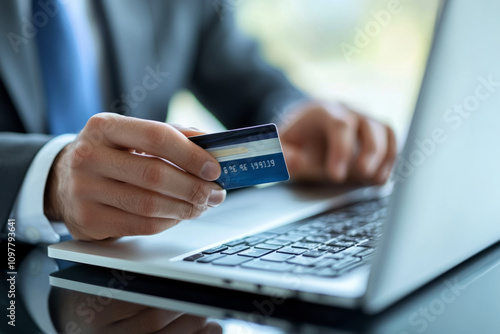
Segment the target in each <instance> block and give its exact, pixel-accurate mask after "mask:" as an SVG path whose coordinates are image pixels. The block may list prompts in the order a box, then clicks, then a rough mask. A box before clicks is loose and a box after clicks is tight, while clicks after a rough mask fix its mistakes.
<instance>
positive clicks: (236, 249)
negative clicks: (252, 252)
mask: <svg viewBox="0 0 500 334" xmlns="http://www.w3.org/2000/svg"><path fill="white" fill-rule="evenodd" d="M249 248H250V246H247V245H239V246H236V247H231V248H229V249H226V250H225V251H223V252H222V254H227V255H233V254H236V253H238V252H241V251H244V250H247V249H249Z"/></svg>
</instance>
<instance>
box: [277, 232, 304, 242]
mask: <svg viewBox="0 0 500 334" xmlns="http://www.w3.org/2000/svg"><path fill="white" fill-rule="evenodd" d="M303 238H304V237H303V236H301V235H296V234H293V235H291V234H284V235H283V234H282V235H280V236H279V237H277V238H276V239H274V240H284V241H290V242H297V241H300V240H302V239H303Z"/></svg>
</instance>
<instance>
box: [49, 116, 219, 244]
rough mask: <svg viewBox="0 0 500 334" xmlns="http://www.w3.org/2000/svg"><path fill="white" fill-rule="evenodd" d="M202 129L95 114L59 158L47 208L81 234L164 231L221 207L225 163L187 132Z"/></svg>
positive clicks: (97, 236)
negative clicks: (200, 145)
mask: <svg viewBox="0 0 500 334" xmlns="http://www.w3.org/2000/svg"><path fill="white" fill-rule="evenodd" d="M196 134H201V133H200V132H196V131H192V130H188V129H176V128H174V127H172V126H169V125H167V124H165V123H160V122H153V121H147V120H142V119H136V118H131V117H125V116H120V115H116V114H104V113H102V114H98V115H95V116H93V117H92V118H90V120H89V121H88V123H87V125H86V126H85V128H84V129H83V130H82V132H81V133H80V134H79V135H78V137H77V139H76V140H75V141H74V142H72V143H70V144H69V145H67V146H66V147H65V148H64V149H63V150H62V151H61V153H60V154H59V155H58V157H57V159H56V161H55V162H54V164H53V166H52V169H51V172H50V175H49V179H48V182H47V186H46V190H45V214H46V215H47V217H48V218H49V219H52V220H61V221H64V222H65V224H66V226H67V227H68V230H69V231H70V232H71V234H72V235H73V237H74V238H75V239H81V240H94V239H106V238H110V237H121V236H126V235H148V234H155V233H158V232H161V231H163V230H165V229H167V228H170V227H172V226H174V225H176V224H177V223H178V222H179V221H181V220H184V219H192V218H196V217H198V216H200V215H201V214H202V213H203V212H204V211H205V210H206V209H207V208H208V207H210V206H217V205H219V204H220V203H222V202H223V201H224V199H225V196H226V192H225V190H222V189H221V188H220V187H219V186H218V185H217V184H216V183H214V182H210V181H214V180H216V179H217V178H218V177H219V175H220V172H221V171H220V165H219V163H218V162H217V160H215V159H214V158H213V157H212V156H211V155H210V154H208V153H207V152H206V151H205V150H203V149H202V148H200V147H198V146H197V145H195V144H193V143H192V142H191V141H190V140H189V139H187V138H186V136H191V135H196Z"/></svg>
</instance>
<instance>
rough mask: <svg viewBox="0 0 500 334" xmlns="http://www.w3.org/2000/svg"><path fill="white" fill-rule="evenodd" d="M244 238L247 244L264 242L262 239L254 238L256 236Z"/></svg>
mask: <svg viewBox="0 0 500 334" xmlns="http://www.w3.org/2000/svg"><path fill="white" fill-rule="evenodd" d="M244 240H245V243H246V244H247V245H248V246H253V245H257V244H260V243H261V242H264V239H262V238H256V237H248V238H245V239H244Z"/></svg>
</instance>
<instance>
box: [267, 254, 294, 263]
mask: <svg viewBox="0 0 500 334" xmlns="http://www.w3.org/2000/svg"><path fill="white" fill-rule="evenodd" d="M292 257H294V255H290V254H284V253H271V254H267V255H264V256H263V257H261V258H260V259H261V260H265V261H273V262H284V261H286V260H289V259H291V258H292Z"/></svg>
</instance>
